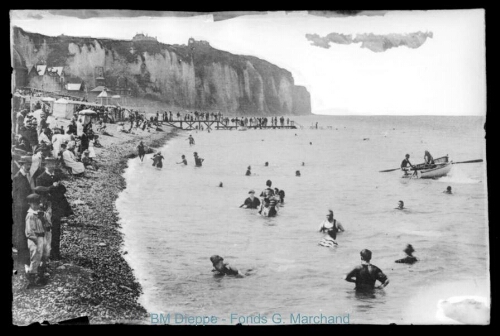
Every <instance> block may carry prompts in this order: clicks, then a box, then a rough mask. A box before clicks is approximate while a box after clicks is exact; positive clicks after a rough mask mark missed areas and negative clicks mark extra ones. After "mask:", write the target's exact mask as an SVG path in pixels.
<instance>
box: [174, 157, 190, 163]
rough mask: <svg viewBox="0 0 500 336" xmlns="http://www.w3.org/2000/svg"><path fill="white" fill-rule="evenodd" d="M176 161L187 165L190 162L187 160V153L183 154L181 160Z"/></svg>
mask: <svg viewBox="0 0 500 336" xmlns="http://www.w3.org/2000/svg"><path fill="white" fill-rule="evenodd" d="M176 163H177V164H181V163H183V164H184V165H187V164H188V162H187V160H186V156H185V155H182V156H181V162H176Z"/></svg>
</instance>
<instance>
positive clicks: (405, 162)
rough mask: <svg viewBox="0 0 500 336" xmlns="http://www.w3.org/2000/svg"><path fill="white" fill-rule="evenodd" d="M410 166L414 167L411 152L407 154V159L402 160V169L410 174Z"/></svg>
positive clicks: (406, 173)
mask: <svg viewBox="0 0 500 336" xmlns="http://www.w3.org/2000/svg"><path fill="white" fill-rule="evenodd" d="M408 166H409V167H411V168H413V165H412V164H411V162H410V154H406V155H405V159H404V160H403V161H402V162H401V170H403V171H404V172H405V175H408V171H409V170H410V168H409V167H408Z"/></svg>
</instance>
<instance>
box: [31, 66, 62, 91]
mask: <svg viewBox="0 0 500 336" xmlns="http://www.w3.org/2000/svg"><path fill="white" fill-rule="evenodd" d="M64 77H65V73H64V67H63V66H57V67H49V66H47V65H45V64H36V65H34V66H33V67H32V68H31V69H30V70H29V72H28V85H27V86H29V87H31V88H35V89H39V90H44V91H51V92H60V91H62V90H63V89H64V87H65V85H64V84H65V79H64Z"/></svg>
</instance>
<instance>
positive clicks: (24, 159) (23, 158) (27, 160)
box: [17, 156, 33, 163]
mask: <svg viewBox="0 0 500 336" xmlns="http://www.w3.org/2000/svg"><path fill="white" fill-rule="evenodd" d="M31 162H33V160H32V158H31V156H21V159H20V160H19V161H17V163H31Z"/></svg>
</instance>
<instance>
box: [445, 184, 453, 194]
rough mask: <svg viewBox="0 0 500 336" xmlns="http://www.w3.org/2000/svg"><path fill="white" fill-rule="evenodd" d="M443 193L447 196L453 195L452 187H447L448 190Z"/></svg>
mask: <svg viewBox="0 0 500 336" xmlns="http://www.w3.org/2000/svg"><path fill="white" fill-rule="evenodd" d="M443 193H445V194H451V193H452V192H451V187H450V186H447V187H446V190H445V191H443Z"/></svg>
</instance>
